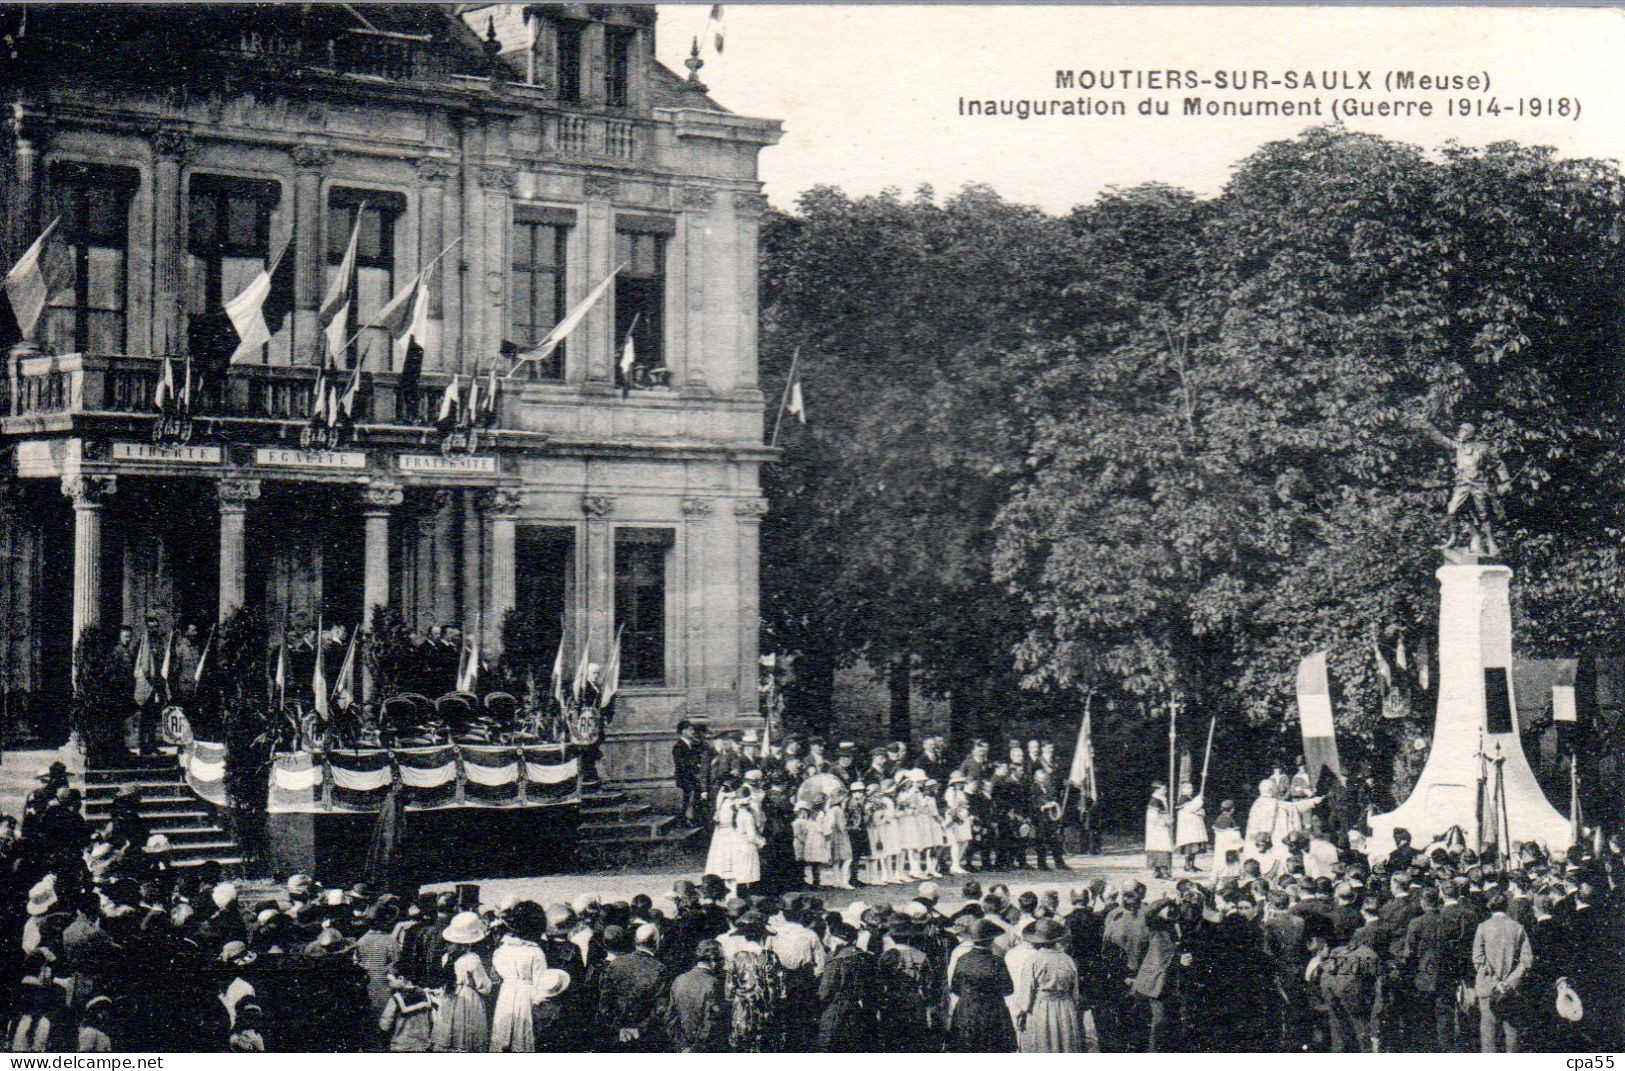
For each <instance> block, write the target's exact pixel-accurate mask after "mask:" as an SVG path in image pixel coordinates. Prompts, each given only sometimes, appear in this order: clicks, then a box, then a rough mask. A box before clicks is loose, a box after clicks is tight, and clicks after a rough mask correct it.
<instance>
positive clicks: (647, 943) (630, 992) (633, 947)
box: [596, 923, 667, 1052]
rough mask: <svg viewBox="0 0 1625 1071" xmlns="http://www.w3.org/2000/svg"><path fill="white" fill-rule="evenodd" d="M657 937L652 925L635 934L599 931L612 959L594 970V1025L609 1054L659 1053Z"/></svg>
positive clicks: (662, 981) (662, 984)
mask: <svg viewBox="0 0 1625 1071" xmlns="http://www.w3.org/2000/svg"><path fill="white" fill-rule="evenodd" d="M659 943H660V931H659V930H658V929H657V928H656V927H655V926H654V925H653V924H651V923H644V924H643V925H642V926H639V927H638V929H637V932H636V934H635V935H634V934H630V933H628V932H627V931H626V930H625V929H624V928H623V927H620V926H610V927H607V928H606V929H605V930H604V947H605V949H606V950H607V951H608V952H609V954H610V955H611V956H612V957H613V958H611V959H610V960H608V961H607V962H605V963H604V964H603V965H602V966H601V967H600V968H599V976H598V986H597V991H598V1008H597V1012H598V1014H597V1017H596V1018H597V1022H598V1026H599V1028H600V1029H601V1030H603V1031H604V1038H605V1041H606V1043H607V1046H606V1047H607V1049H608V1050H609V1051H611V1052H661V1051H664V1042H663V1035H662V1030H663V1028H664V1025H665V1024H664V1022H663V1019H664V1016H663V1014H662V1013H663V1011H664V1006H663V1002H664V1000H665V996H666V990H667V976H666V968H665V965H664V964H662V963H661V962H660V960H659V959H657V958H656V956H655V950H656V948H657V947H658V945H659Z"/></svg>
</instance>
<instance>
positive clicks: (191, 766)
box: [181, 741, 230, 807]
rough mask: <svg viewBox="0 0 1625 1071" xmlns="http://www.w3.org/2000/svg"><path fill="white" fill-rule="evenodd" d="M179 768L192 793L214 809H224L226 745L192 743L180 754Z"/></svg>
mask: <svg viewBox="0 0 1625 1071" xmlns="http://www.w3.org/2000/svg"><path fill="white" fill-rule="evenodd" d="M181 766H182V768H183V769H184V770H185V771H186V784H187V787H188V788H190V789H191V790H192V791H193V792H196V793H197V794H198V795H199V796H202V797H203V798H204V799H206V800H208V801H209V802H210V803H212V804H214V805H215V806H216V807H224V806H226V805H227V804H228V803H229V802H230V801H229V800H228V799H227V798H226V745H225V744H210V743H204V742H202V741H193V742H192V746H191V747H190V748H188V749H187V750H186V751H184V752H182V753H181Z"/></svg>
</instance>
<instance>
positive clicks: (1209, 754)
mask: <svg viewBox="0 0 1625 1071" xmlns="http://www.w3.org/2000/svg"><path fill="white" fill-rule="evenodd" d="M1218 724H1219V716H1218V715H1217V714H1215V715H1213V717H1212V718H1210V719H1209V720H1208V723H1207V750H1206V751H1205V752H1203V754H1202V790H1201V791H1200V792H1198V793H1197V794H1196V795H1197V796H1198V797H1200V798H1202V799H1206V798H1207V766H1208V762H1209V760H1211V759H1212V758H1213V730H1214V728H1215V727H1217V726H1218Z"/></svg>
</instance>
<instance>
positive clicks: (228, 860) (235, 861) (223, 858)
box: [169, 845, 248, 870]
mask: <svg viewBox="0 0 1625 1071" xmlns="http://www.w3.org/2000/svg"><path fill="white" fill-rule="evenodd" d="M233 847H234V848H235V847H236V846H235V845H233ZM210 859H213V860H214V861H215V862H217V863H219V864H220V865H221V866H223V867H226V868H227V869H228V870H229V869H230V868H232V867H239V866H242V865H243V864H244V863H246V862H247V861H248V860H247V859H245V858H243V857H242V856H240V855H213V856H201V857H199V858H197V859H171V860H170V861H169V865H170V866H172V867H174V868H175V869H176V870H183V869H185V868H187V867H194V866H202V865H203V864H204V863H207V862H208V861H209V860H210Z"/></svg>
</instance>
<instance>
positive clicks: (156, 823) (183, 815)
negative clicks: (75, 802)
mask: <svg viewBox="0 0 1625 1071" xmlns="http://www.w3.org/2000/svg"><path fill="white" fill-rule="evenodd" d="M216 817H217V816H216V815H215V813H214V812H213V811H173V812H167V813H163V814H143V815H142V816H141V820H142V821H143V822H145V823H146V824H147V826H148V827H149V828H151V830H152V831H153V832H154V833H168V832H169V831H170V830H172V829H195V828H198V827H201V826H215V825H218V822H217V821H216ZM85 819H86V820H87V821H89V822H90V823H91V824H92V825H95V824H97V823H100V822H105V821H107V820H108V819H107V816H106V815H93V814H87V815H85Z"/></svg>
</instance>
